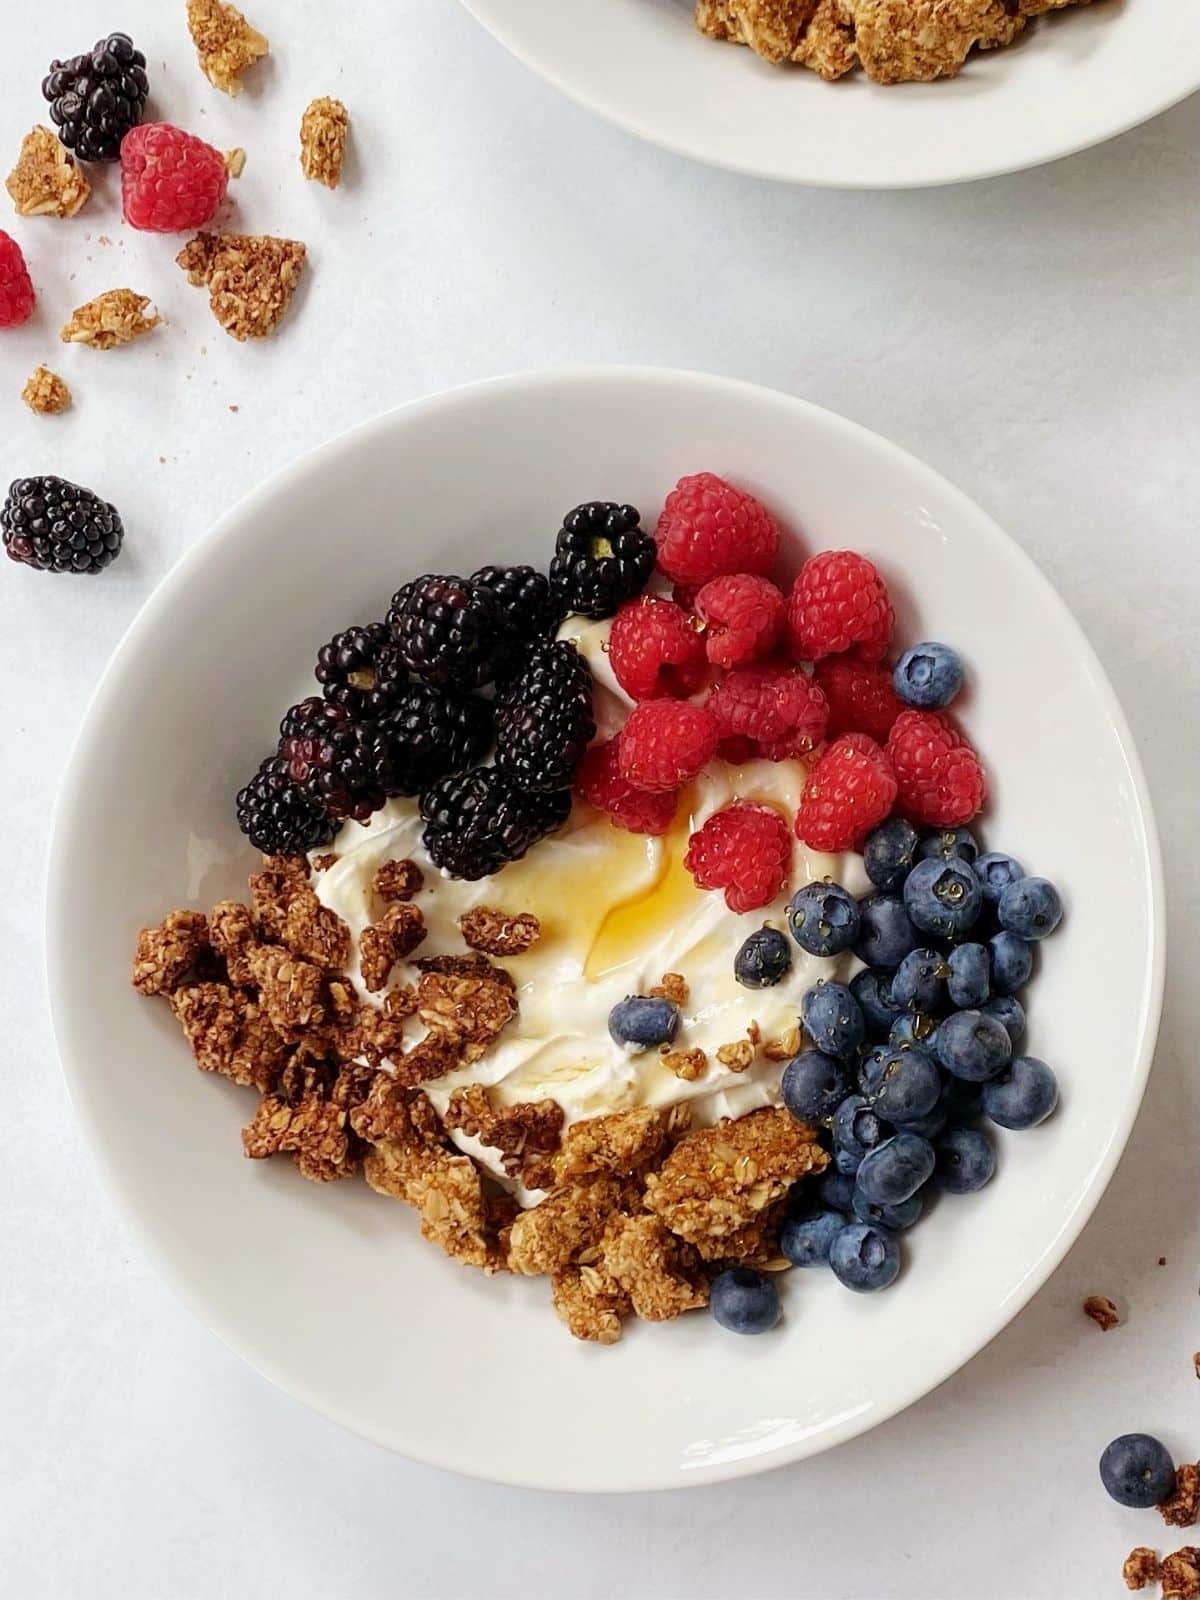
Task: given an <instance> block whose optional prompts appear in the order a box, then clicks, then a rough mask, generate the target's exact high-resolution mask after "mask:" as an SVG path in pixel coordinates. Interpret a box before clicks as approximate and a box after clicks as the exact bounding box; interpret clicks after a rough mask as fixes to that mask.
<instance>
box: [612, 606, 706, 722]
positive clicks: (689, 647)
mask: <svg viewBox="0 0 1200 1600" xmlns="http://www.w3.org/2000/svg"><path fill="white" fill-rule="evenodd" d="M608 659H609V661H610V662H611V664H612V669H613V673H614V675H615V677H616V680H617V682H618V683H619V684H620V685H621V687H622V689H624V690H625V693H626V694H628V695H632V697H633V698H634V699H635V700H657V699H659V698H660V697H661V696H663V695H670V696H673V697H675V698H677V699H686V698H687V696H688V695H690V694H694V693H695V692H696V690H697V689H698V688H699V687H700V685H701V683H702V682H703V681H704V672H705V665H704V641H703V639H702V638H701V637H700V633H699V631H698V629H697V627H696V625H695V619H694V618H692V617H689V616H688V614H687V612H686V611H684V610H683V608H682V607H681V606H677V605H676V604H675V602H674V601H673V600H663V599H660V598H657V597H655V596H651V595H643V596H642V598H641V599H640V600H631V601H630V602H629V603H628V604H627V605H623V606H622V607H621V609H620V611H618V612H617V614H616V616H615V617H614V618H613V624H612V628H611V629H610V630H609V636H608Z"/></svg>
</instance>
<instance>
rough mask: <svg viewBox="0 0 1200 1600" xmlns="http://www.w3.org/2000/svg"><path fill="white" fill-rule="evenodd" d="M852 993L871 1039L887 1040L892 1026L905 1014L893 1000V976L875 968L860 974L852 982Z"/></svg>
mask: <svg viewBox="0 0 1200 1600" xmlns="http://www.w3.org/2000/svg"><path fill="white" fill-rule="evenodd" d="M850 993H851V994H852V995H853V996H854V998H855V999H856V1000H857V1001H858V1004H859V1009H860V1010H861V1011H862V1014H863V1018H864V1020H865V1021H866V1024H867V1032H868V1033H869V1034H870V1036H871V1038H873V1039H886V1038H887V1036H888V1034H889V1033H890V1032H891V1029H892V1024H893V1023H894V1022H895V1021H896V1019H897V1018H898V1017H900V1016H903V1014H904V1013H903V1012H902V1011H901V1010H900V1007H899V1006H898V1005H896V1004H895V1003H894V1001H893V1000H892V980H891V976H890V975H889V974H888V973H886V972H879V971H877V970H875V969H873V968H868V969H867V971H866V972H858V973H856V974H855V975H854V977H853V978H851V980H850Z"/></svg>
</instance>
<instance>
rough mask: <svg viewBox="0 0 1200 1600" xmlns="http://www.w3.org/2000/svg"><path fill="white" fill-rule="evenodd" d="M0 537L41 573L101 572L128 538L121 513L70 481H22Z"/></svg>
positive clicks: (0, 514) (1, 518) (1, 519)
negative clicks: (122, 523)
mask: <svg viewBox="0 0 1200 1600" xmlns="http://www.w3.org/2000/svg"><path fill="white" fill-rule="evenodd" d="M0 532H2V533H3V536H4V548H5V549H6V550H7V552H8V554H9V555H10V556H11V557H12V559H13V560H14V561H23V562H24V563H25V565H26V566H27V567H37V568H38V569H39V570H40V571H42V572H88V573H91V572H102V571H103V570H104V568H105V567H107V566H108V564H109V562H110V561H115V560H116V559H117V556H118V555H120V553H121V543H122V541H123V540H124V538H125V529H124V528H123V527H122V525H121V518H120V516H119V515H118V513H117V508H116V507H115V506H110V505H109V503H108V501H107V500H101V498H100V496H99V495H95V494H93V493H92V491H91V490H90V489H81V488H80V487H79V485H78V484H77V483H68V482H67V480H66V479H65V478H18V479H17V481H16V482H15V483H14V484H13V485H12V487H11V488H10V489H9V491H8V499H7V500H6V501H5V502H4V509H3V510H2V511H0Z"/></svg>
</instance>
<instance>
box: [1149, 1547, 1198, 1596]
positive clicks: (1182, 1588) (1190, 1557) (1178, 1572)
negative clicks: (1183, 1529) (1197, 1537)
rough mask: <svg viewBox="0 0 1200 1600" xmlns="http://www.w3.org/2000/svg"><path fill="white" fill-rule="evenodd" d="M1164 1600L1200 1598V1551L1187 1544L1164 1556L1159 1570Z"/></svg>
mask: <svg viewBox="0 0 1200 1600" xmlns="http://www.w3.org/2000/svg"><path fill="white" fill-rule="evenodd" d="M1158 1581H1159V1583H1161V1584H1162V1594H1163V1600H1197V1596H1200V1549H1197V1547H1196V1546H1195V1545H1193V1544H1185V1545H1184V1546H1183V1548H1182V1549H1180V1550H1176V1551H1175V1552H1174V1554H1172V1555H1169V1556H1164V1557H1163V1559H1162V1563H1161V1565H1160V1566H1159V1569H1158Z"/></svg>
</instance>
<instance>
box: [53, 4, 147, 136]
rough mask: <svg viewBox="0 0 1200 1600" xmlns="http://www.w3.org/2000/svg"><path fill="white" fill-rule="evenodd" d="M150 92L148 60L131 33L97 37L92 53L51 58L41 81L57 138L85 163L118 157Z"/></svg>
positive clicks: (140, 117)
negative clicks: (59, 58) (135, 45)
mask: <svg viewBox="0 0 1200 1600" xmlns="http://www.w3.org/2000/svg"><path fill="white" fill-rule="evenodd" d="M149 92H150V84H149V81H148V80H147V77H146V58H145V56H144V55H143V54H142V52H141V51H140V50H135V49H134V46H133V40H132V39H130V37H129V35H128V34H126V33H110V34H109V35H108V37H107V38H106V39H99V40H97V41H96V43H95V44H94V45H93V46H92V50H91V53H90V54H89V55H85V56H72V57H71V58H70V59H69V60H67V61H52V62H51V63H50V71H49V73H48V74H47V75H46V77H45V78H44V79H43V80H42V94H43V95H44V97H45V98H46V99H47V100H48V101H49V102H50V117H51V120H52V121H53V122H54V123H55V125H56V126H57V128H58V136H59V138H60V139H61V140H62V142H63V143H64V144H65V145H66V147H67V149H68V150H73V151H74V152H75V154H76V155H77V156H78V157H79V159H80V160H81V161H116V160H117V158H118V156H119V155H120V153H121V140H122V139H123V138H124V137H125V135H126V133H128V131H129V129H130V128H132V127H134V126H135V125H136V124H137V123H139V122H140V121H141V120H142V111H143V109H144V108H145V104H146V96H147V95H148V94H149Z"/></svg>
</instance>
